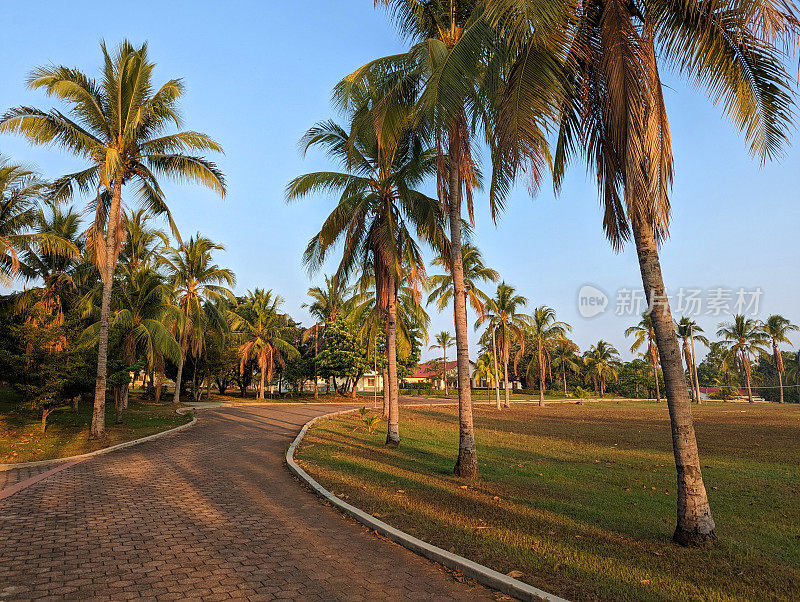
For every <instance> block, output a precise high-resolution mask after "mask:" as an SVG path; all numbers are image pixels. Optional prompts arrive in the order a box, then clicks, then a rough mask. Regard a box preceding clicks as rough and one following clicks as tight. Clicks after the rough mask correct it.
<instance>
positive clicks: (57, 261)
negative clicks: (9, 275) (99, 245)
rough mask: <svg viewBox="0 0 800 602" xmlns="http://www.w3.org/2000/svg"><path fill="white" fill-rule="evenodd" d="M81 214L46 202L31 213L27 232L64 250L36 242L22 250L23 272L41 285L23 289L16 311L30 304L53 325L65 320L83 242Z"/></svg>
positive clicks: (18, 297) (73, 289)
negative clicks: (60, 250)
mask: <svg viewBox="0 0 800 602" xmlns="http://www.w3.org/2000/svg"><path fill="white" fill-rule="evenodd" d="M79 228H80V216H79V215H78V214H77V213H75V212H74V211H73V210H72V208H71V207H70V208H69V209H67V211H62V210H61V209H60V208H59V207H57V206H54V205H48V206H47V207H46V208H44V207H43V208H40V209H38V210H36V211H35V212H34V215H33V218H32V223H31V228H30V230H29V232H30V234H32V235H33V236H34V237H35V236H44V237H47V238H48V239H49V240H52V241H57V242H58V245H59V248H60V249H62V250H64V251H66V253H64V252H56V253H54V252H51V251H50V250H49V249H48V248H46V247H41V246H39V245H33V246H30V245H29V246H28V250H27V251H26V252H25V253H24V256H23V262H22V264H21V265H22V271H23V273H24V275H25V276H26V277H28V278H38V279H41V281H42V286H36V287H33V288H26V289H25V290H24V291H22V292H20V293H18V294H17V295H16V296H15V299H14V306H15V310H16V311H18V312H24V311H27V310H29V309H30V308H32V307H36V308H39V309H41V310H42V312H35V313H36V314H37V315H41V314H43V315H46V316H48V318H50V319H52V324H54V325H61V324H63V323H64V311H65V303H66V300H67V298H68V297H70V296H71V295H72V294H73V293H75V291H76V289H77V285H76V282H75V279H74V277H75V276H76V271H77V270H78V269H79V268H80V261H79V256H80V253H81V251H82V248H83V245H82V242H81V240H80V237H79Z"/></svg>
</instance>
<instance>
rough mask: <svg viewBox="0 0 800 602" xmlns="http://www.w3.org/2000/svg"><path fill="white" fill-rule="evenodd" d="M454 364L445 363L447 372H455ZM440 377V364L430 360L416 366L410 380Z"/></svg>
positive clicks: (453, 362)
mask: <svg viewBox="0 0 800 602" xmlns="http://www.w3.org/2000/svg"><path fill="white" fill-rule="evenodd" d="M455 368H456V362H455V360H454V361H452V362H447V370H448V371H450V370H455ZM441 375H442V362H441V360H440V361H438V362H437V361H435V360H430V361H427V362H425V363H424V364H420V365H419V366H417V370H416V372H414V374H412V375H411V378H431V377H437V376H438V377H441Z"/></svg>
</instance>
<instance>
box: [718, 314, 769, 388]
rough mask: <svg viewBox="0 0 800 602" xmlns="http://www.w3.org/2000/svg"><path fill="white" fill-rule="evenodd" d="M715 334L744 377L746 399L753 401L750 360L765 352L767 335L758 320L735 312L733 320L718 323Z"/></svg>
mask: <svg viewBox="0 0 800 602" xmlns="http://www.w3.org/2000/svg"><path fill="white" fill-rule="evenodd" d="M717 336H720V337H722V338H723V339H724V344H725V345H726V347H727V348H728V350H729V351H730V352H731V355H732V356H733V360H734V365H736V366H738V368H739V371H740V373H741V374H742V376H743V377H744V382H745V386H746V387H747V399H748V401H749V402H750V403H753V387H752V362H753V361H754V360H756V359H757V358H758V356H759V354H761V353H764V352H765V349H764V345H766V344H767V343H768V340H769V339H768V337H767V335H766V334H764V331H763V330H761V324H760V323H759V322H758V320H753V319H751V318H747V317H745V316H743V315H741V314H737V315H735V316H733V321H731V322H722V323H720V325H719V330H717Z"/></svg>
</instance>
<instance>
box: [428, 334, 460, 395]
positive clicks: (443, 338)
mask: <svg viewBox="0 0 800 602" xmlns="http://www.w3.org/2000/svg"><path fill="white" fill-rule="evenodd" d="M433 340H434V341H436V344H435V345H431V346H430V347H429V349H431V350H433V349H441V350H442V380H444V394H445V396H447V350H448V349H449V348H450V347H452V346H453V343H455V341H456V340H455V339H454V338H453V335H451V334H450V333H449V332H447V331H446V330H443V331H441V332H439V333H437V334H436V336H434V337H433Z"/></svg>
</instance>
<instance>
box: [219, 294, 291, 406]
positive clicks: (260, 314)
mask: <svg viewBox="0 0 800 602" xmlns="http://www.w3.org/2000/svg"><path fill="white" fill-rule="evenodd" d="M282 304H283V298H282V297H281V296H280V295H273V293H272V291H271V290H269V291H264V290H262V289H259V288H257V289H256V290H255V291H251V292H248V293H247V299H246V300H245V301H244V303H242V304H240V305H239V306H238V307H236V308H235V309H234V310H233V311H230V312H228V318H229V320H230V325H231V330H232V331H233V333H234V334H235V335H236V336H237V337H238V338H239V340H240V341H241V343H240V345H239V357H240V358H241V365H240V367H239V369H240V370H244V366H245V364H246V363H247V362H248V361H250V359H251V358H254V359H255V360H256V362H257V363H258V369H259V372H260V377H261V378H260V381H259V386H258V399H264V383H265V382H272V372H273V369H274V367H275V364H276V363H277V364H280V365H281V366H283V365H285V363H286V360H287V359H291V358H295V357H298V356H299V355H300V353H299V352H298V351H297V348H296V347H295V346H294V345H292V343H291V342H290V341H291V340H292V338H293V335H294V331H293V328H292V324H291V320H290V319H289V318H288V316H286V315H285V314H282V313H280V307H281V305H282Z"/></svg>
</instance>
